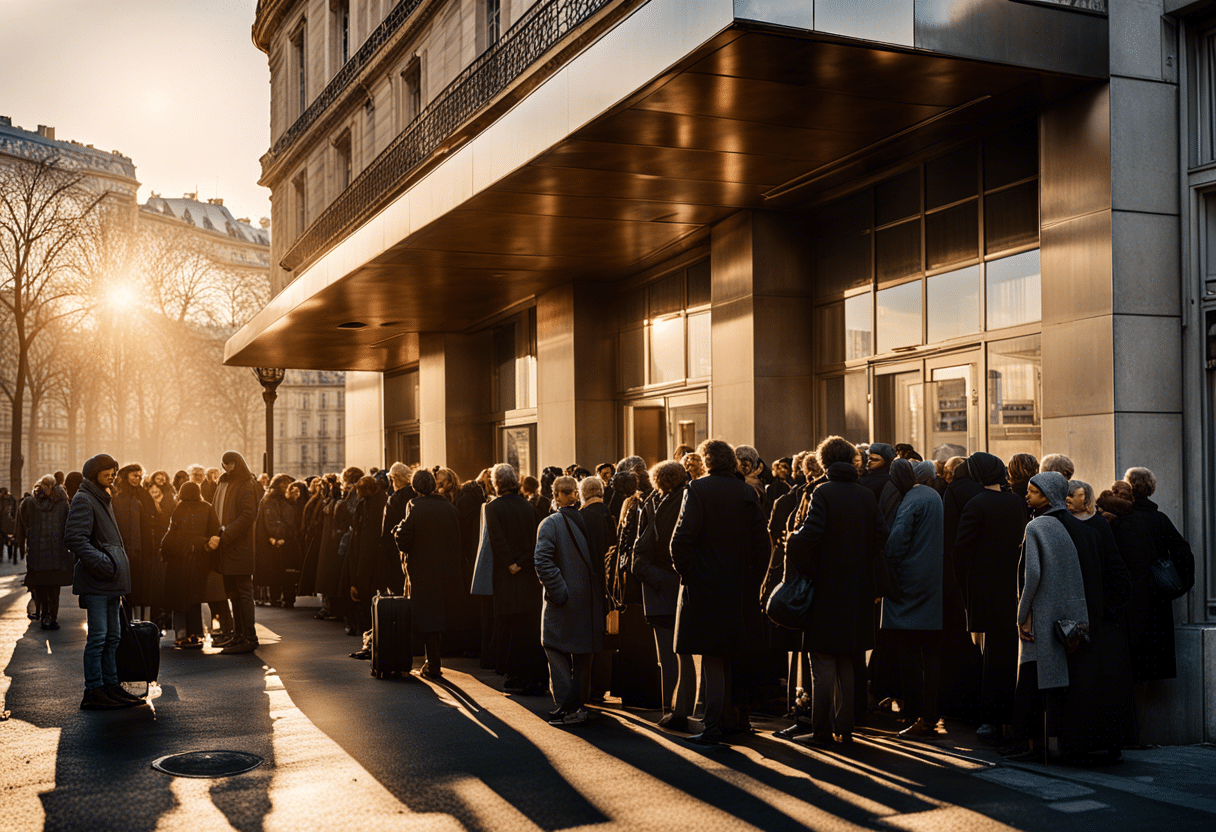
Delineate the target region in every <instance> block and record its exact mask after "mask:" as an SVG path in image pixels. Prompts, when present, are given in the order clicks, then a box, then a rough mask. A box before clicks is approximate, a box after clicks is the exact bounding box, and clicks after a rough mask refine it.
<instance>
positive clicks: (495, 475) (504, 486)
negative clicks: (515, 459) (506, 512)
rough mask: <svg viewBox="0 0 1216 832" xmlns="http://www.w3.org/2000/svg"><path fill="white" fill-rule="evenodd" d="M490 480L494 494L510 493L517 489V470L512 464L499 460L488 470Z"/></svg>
mask: <svg viewBox="0 0 1216 832" xmlns="http://www.w3.org/2000/svg"><path fill="white" fill-rule="evenodd" d="M490 481H491V483H492V484H493V485H494V493H495V494H499V495H502V494H512V493H516V492H518V491H519V472H518V471H516V470H515V467H514V466H513V465H508V464H507V463H505V462H500V463H498V464H497V465H495V466H494V467H493V468H492V469H491V470H490Z"/></svg>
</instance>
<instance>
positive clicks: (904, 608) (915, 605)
mask: <svg viewBox="0 0 1216 832" xmlns="http://www.w3.org/2000/svg"><path fill="white" fill-rule="evenodd" d="M944 515H945V511H944V508H943V506H942V498H941V497H940V496H938V493H937V492H936V491H934V490H933V489H932V488H930V487H929V486H927V485H914V486H913V487H912V488H911V489H909V491H908V493H907V494H905V495H904V499H903V502H901V503H900V504H899V510H898V511H896V512H895V522H894V523H892V524H891V533H890V535H888V537H887V551H886V555H887V562H888V563H890V565H891V570H892V571H893V572H894V573H895V579H896V580H897V581H898V582H899V588H900V589H901V590H902V593H903V594H902V597H901V598H900V599H899V600H898V601H892V600H891V599H890V598H884V599H882V628H883V629H884V630H940V629H941V628H942V609H943V590H942V570H943V564H944V561H945V557H944V552H945V549H944V548H943V546H944V544H943V528H944Z"/></svg>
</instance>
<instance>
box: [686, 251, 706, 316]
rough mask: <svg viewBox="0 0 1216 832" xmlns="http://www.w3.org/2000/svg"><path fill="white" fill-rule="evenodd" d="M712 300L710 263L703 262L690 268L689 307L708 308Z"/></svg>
mask: <svg viewBox="0 0 1216 832" xmlns="http://www.w3.org/2000/svg"><path fill="white" fill-rule="evenodd" d="M709 300H710V272H709V261H708V260H702V261H701V262H700V263H696V264H694V265H692V266H689V267H688V306H689V308H690V309H692V308H695V307H698V306H707V305H708V304H709Z"/></svg>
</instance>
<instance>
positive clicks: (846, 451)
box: [815, 436, 857, 471]
mask: <svg viewBox="0 0 1216 832" xmlns="http://www.w3.org/2000/svg"><path fill="white" fill-rule="evenodd" d="M815 457H816V459H818V460H819V467H820V468H822V469H823V470H824V471H827V470H828V468H830V467H832V466H833V465H835V464H836V463H838V462H843V463H846V464H848V465H852V464H853V461H854V460H855V459H856V458H857V448H856V446H854V445H853V443H852V442H850V441H849V440H847V439H845V438H844V437H843V436H829V437H828V438H827V439H825V440H823V441H822V442H820V443H819V447H818V448H816V449H815Z"/></svg>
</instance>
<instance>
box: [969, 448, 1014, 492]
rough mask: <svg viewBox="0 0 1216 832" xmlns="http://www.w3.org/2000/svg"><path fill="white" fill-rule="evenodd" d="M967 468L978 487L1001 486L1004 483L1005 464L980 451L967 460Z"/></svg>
mask: <svg viewBox="0 0 1216 832" xmlns="http://www.w3.org/2000/svg"><path fill="white" fill-rule="evenodd" d="M967 467H968V468H969V469H970V470H971V476H973V477H974V478H975V479H977V480H979V483H980V485H1001V484H1002V483H1004V482H1005V463H1003V462H1001V460H1000V459H999V458H997V457H995V456H993V455H992V454H986V453H983V452H982V451H981V452H979V453H974V454H972V455H971V456H970V458H969V459H968V460H967Z"/></svg>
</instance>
